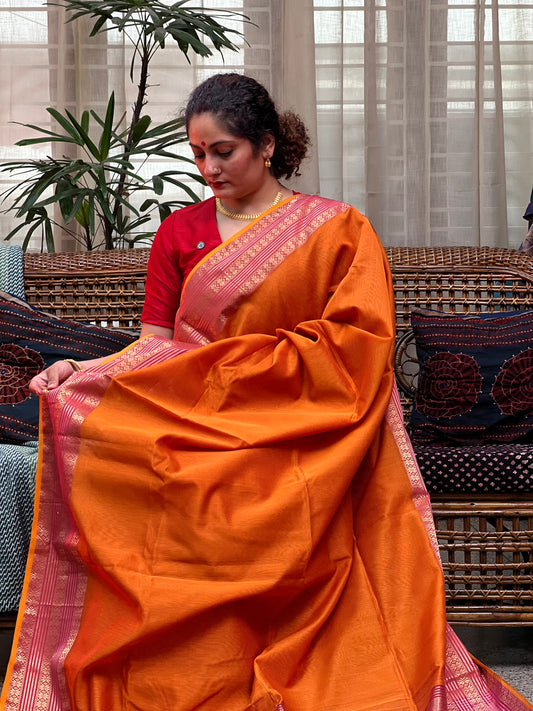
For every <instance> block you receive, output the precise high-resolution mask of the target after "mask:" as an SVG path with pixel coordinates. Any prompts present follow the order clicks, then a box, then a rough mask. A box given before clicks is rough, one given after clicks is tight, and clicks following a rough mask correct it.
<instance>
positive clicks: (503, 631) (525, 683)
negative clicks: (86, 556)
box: [0, 626, 533, 703]
mask: <svg viewBox="0 0 533 711" xmlns="http://www.w3.org/2000/svg"><path fill="white" fill-rule="evenodd" d="M455 631H456V632H457V634H458V635H459V637H460V639H461V640H462V641H463V642H464V644H466V646H467V647H468V649H469V651H470V652H471V653H472V654H473V655H474V656H475V657H476V658H477V659H479V661H481V662H483V664H486V665H487V666H488V667H490V668H491V669H492V670H493V671H495V672H496V673H497V674H499V675H500V676H501V677H502V678H503V679H505V680H506V681H507V682H508V683H509V684H511V685H512V686H514V688H515V689H516V690H517V691H519V692H520V693H521V694H522V695H523V696H524V697H525V698H526V699H527V700H528V701H529V702H531V703H533V627H527V626H523V627H507V628H505V627H455ZM10 646H11V635H10V634H8V633H5V632H0V686H1V683H2V680H3V674H4V671H5V667H6V664H7V660H8V657H9V649H10Z"/></svg>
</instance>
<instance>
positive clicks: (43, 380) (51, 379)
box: [29, 360, 76, 395]
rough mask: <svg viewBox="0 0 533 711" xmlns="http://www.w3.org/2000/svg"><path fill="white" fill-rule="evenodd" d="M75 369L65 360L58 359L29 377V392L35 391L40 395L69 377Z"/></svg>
mask: <svg viewBox="0 0 533 711" xmlns="http://www.w3.org/2000/svg"><path fill="white" fill-rule="evenodd" d="M75 370H76V368H75V367H74V365H73V364H72V363H69V362H68V361H66V360H58V361H56V362H55V363H52V365H51V366H50V367H48V368H46V370H43V371H41V372H40V373H39V374H38V375H36V376H35V377H34V378H32V379H31V381H30V385H29V388H30V392H32V393H35V395H42V394H43V393H44V392H46V391H47V390H53V389H54V388H57V387H58V386H59V385H61V383H64V382H65V380H67V378H70V376H71V375H72V373H74V372H75Z"/></svg>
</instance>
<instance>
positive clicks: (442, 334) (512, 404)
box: [411, 309, 533, 444]
mask: <svg viewBox="0 0 533 711" xmlns="http://www.w3.org/2000/svg"><path fill="white" fill-rule="evenodd" d="M411 325H412V327H413V331H414V334H415V342H416V349H417V357H418V361H419V363H420V372H419V376H418V384H417V391H416V395H415V400H414V406H413V410H412V413H411V436H412V440H413V442H414V443H415V444H426V443H432V442H458V443H465V444H469V443H471V444H474V443H475V444H479V443H481V442H483V443H490V442H517V441H521V442H529V441H533V311H508V312H492V313H490V312H487V313H481V314H452V313H445V312H441V311H432V310H429V309H414V310H413V312H412V314H411Z"/></svg>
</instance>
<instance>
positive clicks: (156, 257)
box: [141, 197, 222, 328]
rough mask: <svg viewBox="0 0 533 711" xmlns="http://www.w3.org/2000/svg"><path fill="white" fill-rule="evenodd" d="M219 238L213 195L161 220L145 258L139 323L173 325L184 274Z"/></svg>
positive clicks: (216, 243) (214, 245) (187, 272)
mask: <svg viewBox="0 0 533 711" xmlns="http://www.w3.org/2000/svg"><path fill="white" fill-rule="evenodd" d="M221 242H222V240H221V239H220V234H219V232H218V227H217V221H216V213H215V198H214V197H212V198H208V199H207V200H204V201H203V202H199V203H195V204H194V205H187V206H186V207H183V208H182V209H181V210H176V212H173V213H172V214H171V215H170V216H169V217H167V219H166V220H164V221H163V222H162V223H161V226H160V227H159V229H158V230H157V234H156V236H155V237H154V242H153V245H152V249H151V252H150V258H149V260H148V273H147V277H146V297H145V302H144V308H143V312H142V316H141V321H142V322H143V323H150V324H153V325H154V326H165V327H167V328H174V319H175V317H176V311H177V310H178V306H179V303H180V297H181V288H182V285H183V282H184V280H185V278H186V277H187V275H188V274H189V272H190V271H191V270H192V268H193V267H194V266H195V265H196V264H197V263H198V262H199V261H200V260H201V259H202V258H203V257H204V256H205V255H206V254H208V253H209V252H210V251H211V250H212V249H214V248H215V247H217V246H218V245H220V244H221Z"/></svg>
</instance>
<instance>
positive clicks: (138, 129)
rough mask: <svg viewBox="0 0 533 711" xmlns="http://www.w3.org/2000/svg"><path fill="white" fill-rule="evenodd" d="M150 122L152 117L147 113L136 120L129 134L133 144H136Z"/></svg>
mask: <svg viewBox="0 0 533 711" xmlns="http://www.w3.org/2000/svg"><path fill="white" fill-rule="evenodd" d="M151 123H152V119H151V118H150V116H148V114H145V115H144V116H141V118H140V119H139V120H138V121H137V123H136V124H135V126H134V128H133V131H132V135H131V138H132V141H133V144H134V145H137V143H139V141H140V140H141V139H142V138H143V136H144V135H145V134H146V132H147V131H148V127H149V126H150V124H151Z"/></svg>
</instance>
